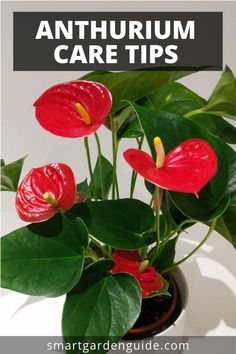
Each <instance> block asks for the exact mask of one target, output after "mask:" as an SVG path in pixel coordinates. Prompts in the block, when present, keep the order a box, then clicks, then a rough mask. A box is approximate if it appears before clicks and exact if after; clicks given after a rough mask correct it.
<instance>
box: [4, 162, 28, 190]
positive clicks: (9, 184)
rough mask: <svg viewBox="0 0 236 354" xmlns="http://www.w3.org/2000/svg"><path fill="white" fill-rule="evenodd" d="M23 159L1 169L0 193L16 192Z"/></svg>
mask: <svg viewBox="0 0 236 354" xmlns="http://www.w3.org/2000/svg"><path fill="white" fill-rule="evenodd" d="M25 158H26V156H24V157H22V158H21V159H19V160H16V161H14V162H11V163H9V164H7V165H3V166H2V167H1V191H8V192H16V190H17V187H18V182H19V179H20V174H21V170H22V166H23V163H24V160H25ZM3 161H4V160H3Z"/></svg>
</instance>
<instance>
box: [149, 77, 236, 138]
mask: <svg viewBox="0 0 236 354" xmlns="http://www.w3.org/2000/svg"><path fill="white" fill-rule="evenodd" d="M148 99H149V101H150V102H151V104H152V105H153V107H154V108H155V110H156V111H164V112H170V113H175V114H178V115H181V116H184V115H185V114H188V113H189V112H191V111H194V110H198V109H199V108H201V107H202V106H204V105H206V100H204V99H203V98H202V97H200V96H198V95H197V94H196V93H195V92H193V91H191V90H190V89H188V88H187V87H185V86H184V85H182V84H180V83H178V82H172V83H170V84H168V85H165V86H163V87H161V88H160V89H158V90H156V91H155V92H154V93H152V94H151V95H149V96H148ZM190 119H191V120H193V121H194V122H196V123H198V124H199V125H200V126H201V127H203V128H204V129H205V130H206V131H207V132H209V133H211V134H214V135H216V136H218V137H219V138H221V139H223V140H224V141H225V142H227V143H229V144H236V128H235V127H234V126H233V125H232V124H230V123H228V122H227V121H226V120H225V119H223V118H222V117H220V116H217V115H212V114H206V113H204V114H203V113H199V114H196V115H192V116H191V118H190Z"/></svg>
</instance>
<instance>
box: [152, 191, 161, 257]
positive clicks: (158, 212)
mask: <svg viewBox="0 0 236 354" xmlns="http://www.w3.org/2000/svg"><path fill="white" fill-rule="evenodd" d="M154 193H155V198H156V208H155V209H156V246H155V251H154V253H153V257H152V260H151V262H150V263H151V264H152V263H153V262H154V260H155V259H156V256H157V254H158V249H159V245H160V188H159V187H157V186H156V187H155V192H154Z"/></svg>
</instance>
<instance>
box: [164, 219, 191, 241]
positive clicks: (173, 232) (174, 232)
mask: <svg viewBox="0 0 236 354" xmlns="http://www.w3.org/2000/svg"><path fill="white" fill-rule="evenodd" d="M193 222H196V220H194V219H187V220H184V221H182V222H181V223H180V224H179V225H178V226H177V227H176V229H174V230H173V231H172V232H171V233H170V235H169V237H168V239H169V238H171V237H172V236H173V235H174V234H176V233H178V232H179V231H180V230H181V229H182V227H183V226H184V225H185V224H191V223H193Z"/></svg>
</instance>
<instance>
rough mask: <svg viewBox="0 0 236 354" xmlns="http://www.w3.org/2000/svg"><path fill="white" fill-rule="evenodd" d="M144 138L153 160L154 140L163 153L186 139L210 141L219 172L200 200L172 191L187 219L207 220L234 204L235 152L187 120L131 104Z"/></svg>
mask: <svg viewBox="0 0 236 354" xmlns="http://www.w3.org/2000/svg"><path fill="white" fill-rule="evenodd" d="M133 106H134V109H135V110H136V112H137V115H138V117H139V120H140V124H141V125H142V128H143V130H144V132H145V135H146V137H147V140H148V143H149V146H150V149H151V152H152V155H153V158H154V159H155V148H154V144H153V139H154V137H155V136H160V137H161V138H162V141H163V145H164V147H165V150H166V153H168V152H169V151H170V150H172V149H173V148H174V147H175V146H177V145H178V144H180V143H181V142H183V141H184V140H186V139H189V138H202V139H205V140H207V141H208V142H209V144H210V145H211V146H212V147H213V148H214V150H215V152H216V155H217V157H218V171H217V173H216V175H215V176H214V178H213V179H212V180H211V181H210V182H209V183H208V184H207V186H205V187H204V188H203V189H202V190H201V192H200V193H199V199H197V198H196V197H195V196H193V195H191V194H187V193H175V192H171V193H170V194H171V198H172V200H173V201H174V203H175V204H176V206H177V207H178V209H179V210H180V211H181V212H182V213H183V214H185V215H186V216H188V217H191V218H193V219H196V220H199V221H209V220H212V219H213V218H215V217H217V216H219V215H221V214H222V213H223V212H224V210H225V208H226V207H227V205H228V202H229V201H228V196H229V197H230V204H231V205H234V203H235V202H236V188H235V187H236V153H235V152H234V151H233V149H232V148H231V147H230V146H228V145H227V144H225V143H224V142H223V141H222V140H220V139H218V138H216V137H215V136H213V135H211V134H208V133H207V132H205V131H204V130H203V129H202V128H200V127H199V126H198V125H197V124H195V123H194V122H192V121H190V120H189V119H186V118H183V117H180V116H177V115H174V114H171V113H166V112H155V111H151V110H147V109H145V108H143V107H139V106H137V105H135V104H133Z"/></svg>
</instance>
